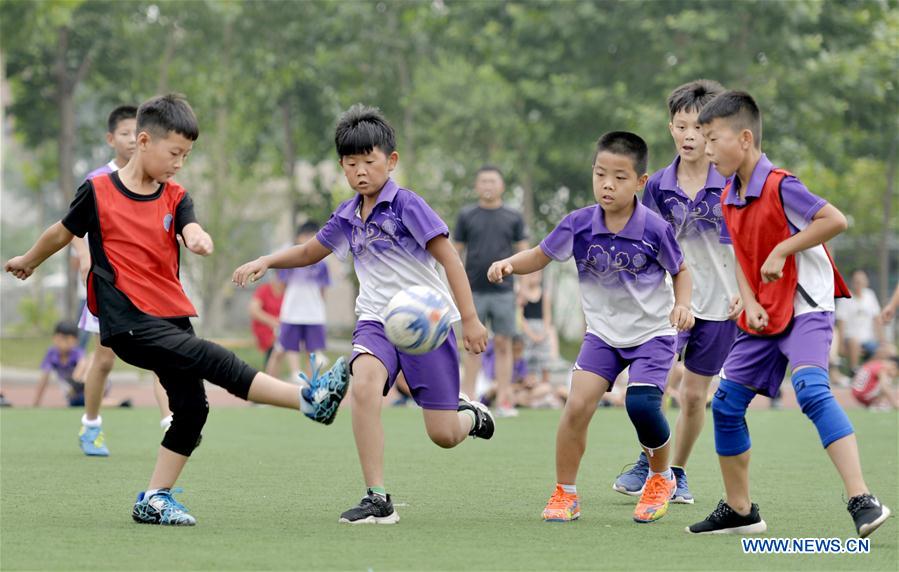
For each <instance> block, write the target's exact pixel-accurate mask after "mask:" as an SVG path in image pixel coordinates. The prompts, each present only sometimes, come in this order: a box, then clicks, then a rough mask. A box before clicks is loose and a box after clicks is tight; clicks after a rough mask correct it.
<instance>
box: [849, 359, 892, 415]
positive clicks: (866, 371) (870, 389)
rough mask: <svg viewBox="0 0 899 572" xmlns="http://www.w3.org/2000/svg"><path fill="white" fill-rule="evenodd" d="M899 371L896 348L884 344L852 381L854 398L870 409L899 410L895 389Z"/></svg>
mask: <svg viewBox="0 0 899 572" xmlns="http://www.w3.org/2000/svg"><path fill="white" fill-rule="evenodd" d="M897 371H899V368H897V364H896V347H895V346H893V345H892V344H883V345H882V346H881V347H880V348H879V349H878V350H877V353H876V354H874V358H873V359H872V360H870V361H868V362H867V363H865V365H863V366H862V367H861V368H860V369H859V370H858V373H856V374H855V377H854V378H853V379H852V395H853V397H855V399H857V400H858V402H859V403H861V404H862V405H864V406H865V407H868V408H870V409H884V410H889V409H899V395H897V389H896V387H895V382H896V375H897Z"/></svg>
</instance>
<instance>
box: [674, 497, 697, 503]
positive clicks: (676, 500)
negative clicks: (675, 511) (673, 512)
mask: <svg viewBox="0 0 899 572" xmlns="http://www.w3.org/2000/svg"><path fill="white" fill-rule="evenodd" d="M671 502H672V503H674V504H693V503H694V502H695V500H694V499H693V497H690V498H684V497H678V496H674V497H671Z"/></svg>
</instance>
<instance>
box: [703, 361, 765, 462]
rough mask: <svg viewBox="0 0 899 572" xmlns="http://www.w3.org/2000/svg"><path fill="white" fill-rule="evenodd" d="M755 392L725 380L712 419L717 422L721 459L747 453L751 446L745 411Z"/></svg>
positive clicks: (715, 403) (717, 394)
mask: <svg viewBox="0 0 899 572" xmlns="http://www.w3.org/2000/svg"><path fill="white" fill-rule="evenodd" d="M754 397H755V392H754V391H752V390H751V389H749V388H748V387H746V386H744V385H740V384H739V383H735V382H733V381H730V380H727V379H722V380H721V383H720V384H719V385H718V390H717V391H715V397H714V398H713V399H712V418H713V419H714V422H715V452H716V453H718V454H719V455H720V456H722V457H733V456H735V455H740V454H741V453H745V452H746V451H748V450H749V449H750V448H751V447H752V441H750V439H749V427H748V426H747V425H746V408H748V407H749V403H750V402H751V401H752V399H753V398H754Z"/></svg>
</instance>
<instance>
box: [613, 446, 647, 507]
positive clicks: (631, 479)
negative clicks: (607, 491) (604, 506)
mask: <svg viewBox="0 0 899 572" xmlns="http://www.w3.org/2000/svg"><path fill="white" fill-rule="evenodd" d="M648 475H649V459H647V458H646V453H644V452H642V451H641V452H640V457H638V458H637V462H636V463H634V466H633V467H631V468H630V470H629V471H626V472H624V473H621V474H620V475H618V478H617V479H615V484H613V485H612V488H613V489H615V490H616V491H618V492H619V493H622V494H625V495H630V496H637V497H638V496H640V495H641V494H643V485H644V484H646V477H647V476H648Z"/></svg>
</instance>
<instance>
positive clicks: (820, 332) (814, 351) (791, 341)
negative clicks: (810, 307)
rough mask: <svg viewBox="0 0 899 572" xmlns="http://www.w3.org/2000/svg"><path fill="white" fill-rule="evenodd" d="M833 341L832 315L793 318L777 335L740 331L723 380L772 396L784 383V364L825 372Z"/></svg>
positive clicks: (725, 368)
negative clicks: (751, 333)
mask: <svg viewBox="0 0 899 572" xmlns="http://www.w3.org/2000/svg"><path fill="white" fill-rule="evenodd" d="M831 340H833V312H810V313H808V314H802V315H801V316H796V317H795V318H793V322H792V323H791V324H790V325H789V326H788V327H787V329H786V330H785V331H784V332H782V333H780V334H778V335H776V336H753V335H750V334H747V333H746V332H743V331H741V332H739V333H738V334H737V339H736V341H735V342H734V345H733V347H732V348H731V350H730V355H728V356H727V360H725V362H724V371H723V374H722V376H723V377H724V378H725V379H728V380H730V381H733V382H734V383H739V384H740V385H745V386H746V387H751V388H752V389H754V390H755V391H757V392H758V393H760V394H762V395H766V396H768V397H774V396H775V395H776V394H777V390H778V389H779V388H780V384H781V383H783V380H784V375H785V374H786V371H787V364H790V365H791V366H792V368H793V369H796V368H797V367H799V366H803V365H806V366H807V365H811V366H815V367H820V368H821V369H823V370H824V371H827V368H828V366H829V360H828V357H829V354H830V342H831Z"/></svg>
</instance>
